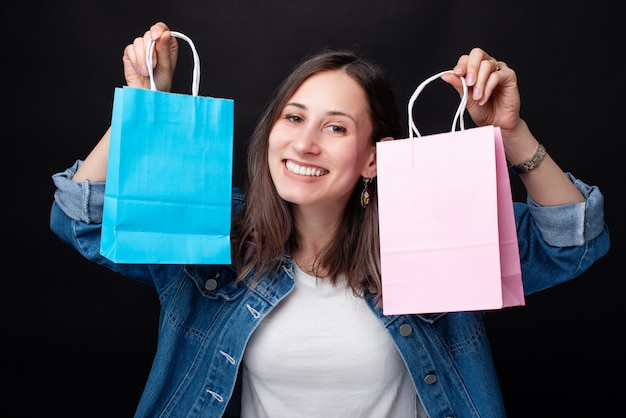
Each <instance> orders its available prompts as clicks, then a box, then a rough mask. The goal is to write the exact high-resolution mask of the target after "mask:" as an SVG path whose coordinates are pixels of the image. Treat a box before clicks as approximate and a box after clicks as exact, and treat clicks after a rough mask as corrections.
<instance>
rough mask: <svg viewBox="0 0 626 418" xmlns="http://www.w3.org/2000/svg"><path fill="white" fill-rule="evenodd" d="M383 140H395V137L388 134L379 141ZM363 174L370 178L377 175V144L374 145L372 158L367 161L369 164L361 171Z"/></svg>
mask: <svg viewBox="0 0 626 418" xmlns="http://www.w3.org/2000/svg"><path fill="white" fill-rule="evenodd" d="M383 141H393V137H392V136H386V137H384V138H382V139H381V140H380V141H378V142H383ZM361 175H362V176H363V177H366V178H370V179H371V178H374V177H376V145H372V155H371V158H370V159H369V161H368V162H367V165H366V166H365V168H364V169H363V171H361Z"/></svg>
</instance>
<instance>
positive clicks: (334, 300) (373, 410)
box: [242, 266, 419, 418]
mask: <svg viewBox="0 0 626 418" xmlns="http://www.w3.org/2000/svg"><path fill="white" fill-rule="evenodd" d="M295 273H296V274H295V278H296V286H295V289H294V290H293V291H292V292H291V294H290V295H288V296H287V298H285V300H284V301H283V302H282V303H281V304H280V305H279V306H277V307H276V308H275V309H274V310H273V311H272V312H271V313H270V314H269V315H268V316H267V318H265V319H264V320H263V321H262V322H261V324H260V326H259V328H258V329H257V330H256V331H255V332H254V333H253V335H252V337H251V339H250V342H249V344H248V347H247V349H246V353H245V355H244V360H243V388H242V390H243V391H242V418H264V417H269V418H294V417H303V418H310V417H320V418H332V417H341V418H346V417H358V418H362V417H363V418H364V417H375V418H381V417H387V418H408V417H415V416H417V412H416V411H417V406H416V403H417V402H419V401H418V400H417V395H416V393H415V388H414V386H413V383H412V382H411V378H410V376H409V373H408V371H407V369H406V366H405V365H404V362H403V360H402V357H401V356H400V354H399V353H398V350H397V349H396V347H395V344H394V342H393V340H392V338H391V336H390V335H389V333H388V332H387V331H386V330H385V328H384V327H383V326H382V324H381V323H380V321H379V320H378V319H377V318H376V317H375V315H374V313H373V312H372V311H371V310H370V308H369V307H368V305H367V303H366V302H365V300H364V299H362V298H357V297H355V296H354V295H353V294H352V291H351V290H349V289H346V288H345V286H341V285H338V286H332V285H331V284H330V282H328V281H326V280H323V279H316V278H315V277H312V276H309V275H307V274H306V273H304V272H303V271H302V270H300V269H299V268H298V267H297V266H296V267H295Z"/></svg>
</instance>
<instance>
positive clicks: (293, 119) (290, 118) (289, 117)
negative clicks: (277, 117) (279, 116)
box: [285, 115, 302, 123]
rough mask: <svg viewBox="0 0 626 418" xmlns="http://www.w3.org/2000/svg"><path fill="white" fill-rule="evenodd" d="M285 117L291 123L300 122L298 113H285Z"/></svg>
mask: <svg viewBox="0 0 626 418" xmlns="http://www.w3.org/2000/svg"><path fill="white" fill-rule="evenodd" d="M285 119H287V120H288V121H289V122H292V123H300V122H302V118H301V117H300V116H298V115H286V116H285Z"/></svg>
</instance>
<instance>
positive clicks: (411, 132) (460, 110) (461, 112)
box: [408, 70, 467, 138]
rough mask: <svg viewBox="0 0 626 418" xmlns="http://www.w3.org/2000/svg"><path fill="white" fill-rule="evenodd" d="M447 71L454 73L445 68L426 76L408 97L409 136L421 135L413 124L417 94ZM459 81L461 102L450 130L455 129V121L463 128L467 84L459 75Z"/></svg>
mask: <svg viewBox="0 0 626 418" xmlns="http://www.w3.org/2000/svg"><path fill="white" fill-rule="evenodd" d="M447 73H450V74H454V72H453V71H452V70H447V71H442V72H440V73H437V74H435V75H433V76H431V77H429V78H427V79H426V80H424V81H422V83H421V84H420V85H419V86H417V88H416V89H415V92H414V93H413V94H412V95H411V98H410V99H409V105H408V113H409V138H415V137H416V136H417V137H420V136H422V135H421V134H420V132H419V131H418V130H417V127H416V126H415V122H414V121H413V104H414V103H415V100H416V99H417V96H419V94H420V93H421V92H422V90H424V87H426V85H427V84H428V83H430V82H431V81H433V80H436V79H438V78H439V77H441V76H442V75H444V74H447ZM461 81H462V82H463V97H462V98H461V103H459V107H458V108H457V109H456V113H455V115H454V119H453V120H452V131H454V130H455V128H456V125H457V123H458V124H459V126H460V129H461V130H464V129H465V122H464V121H463V115H464V114H465V106H466V105H467V84H466V83H465V77H461Z"/></svg>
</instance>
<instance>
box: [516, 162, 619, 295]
mask: <svg viewBox="0 0 626 418" xmlns="http://www.w3.org/2000/svg"><path fill="white" fill-rule="evenodd" d="M567 176H568V177H569V178H570V180H571V181H572V182H573V183H574V184H575V185H576V187H577V188H578V190H580V192H581V193H582V194H583V196H584V197H585V199H586V201H585V202H581V203H573V204H567V205H557V206H540V205H539V204H537V203H536V202H535V201H533V200H532V198H531V197H530V196H528V198H527V202H526V203H518V202H516V203H514V210H515V221H516V226H517V233H518V244H519V250H520V262H521V268H522V279H523V282H524V290H525V293H526V294H530V293H534V292H536V291H539V290H543V289H545V288H549V287H551V286H554V285H556V284H559V283H562V282H565V281H567V280H570V279H573V278H574V277H577V276H578V275H580V274H581V273H583V272H584V271H585V270H587V269H588V268H589V267H590V266H591V265H592V264H593V263H594V262H596V261H597V260H598V259H600V258H601V257H603V256H604V255H605V254H606V253H607V252H608V250H609V247H610V241H609V231H608V228H607V225H606V224H605V221H604V196H603V195H602V193H601V192H600V189H599V188H598V187H597V186H589V185H587V184H585V183H584V182H582V181H581V180H578V179H576V178H575V177H574V176H572V175H571V174H570V173H567Z"/></svg>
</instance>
